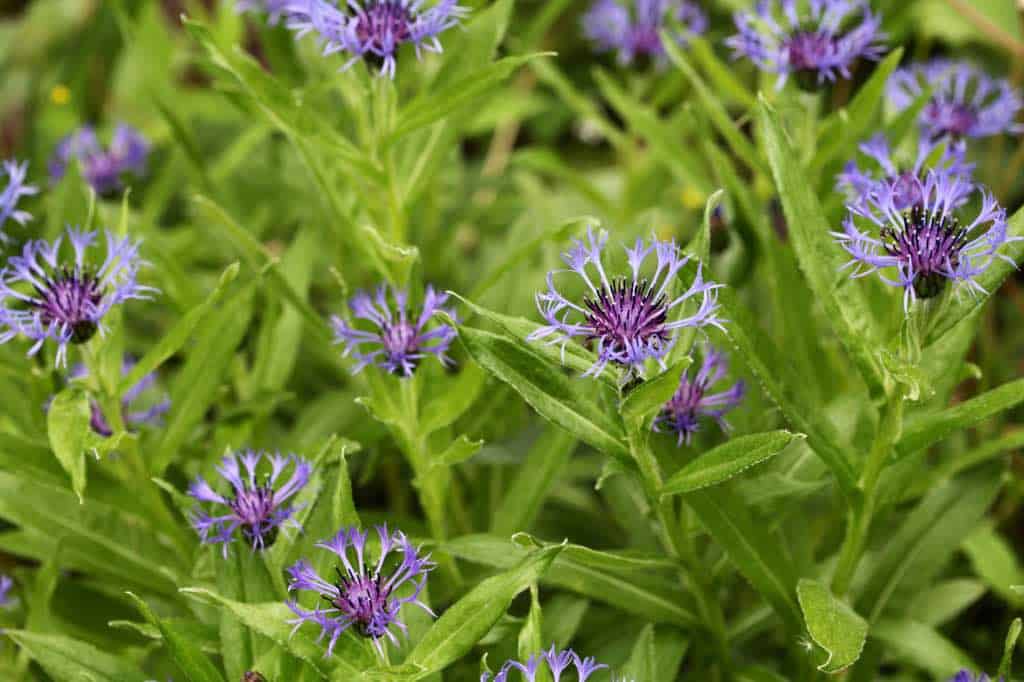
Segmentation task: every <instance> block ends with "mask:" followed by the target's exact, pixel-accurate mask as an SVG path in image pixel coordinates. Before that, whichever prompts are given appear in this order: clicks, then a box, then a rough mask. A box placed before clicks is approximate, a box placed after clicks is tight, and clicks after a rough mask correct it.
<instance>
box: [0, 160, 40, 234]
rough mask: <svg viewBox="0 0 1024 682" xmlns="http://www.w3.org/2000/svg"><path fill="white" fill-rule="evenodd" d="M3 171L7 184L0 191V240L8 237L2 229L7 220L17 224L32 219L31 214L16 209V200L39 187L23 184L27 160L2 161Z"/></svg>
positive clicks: (32, 192) (36, 190)
mask: <svg viewBox="0 0 1024 682" xmlns="http://www.w3.org/2000/svg"><path fill="white" fill-rule="evenodd" d="M4 172H5V173H7V186H6V187H4V190H3V191H2V192H0V241H2V242H6V241H8V240H9V239H10V238H9V237H8V236H7V233H6V232H4V229H3V228H4V226H5V225H6V224H7V221H8V220H13V221H14V222H16V223H18V224H19V225H24V224H25V223H27V222H28V221H29V220H32V215H31V214H29V213H28V212H27V211H22V210H19V209H18V201H19V200H20V199H21V198H22V197H27V196H32V195H33V194H35V193H36V192H38V191H39V188H37V187H35V186H34V185H27V184H25V178H26V177H27V176H28V161H25V162H24V163H20V164H19V163H18V162H16V161H14V160H13V159H12V160H10V161H4Z"/></svg>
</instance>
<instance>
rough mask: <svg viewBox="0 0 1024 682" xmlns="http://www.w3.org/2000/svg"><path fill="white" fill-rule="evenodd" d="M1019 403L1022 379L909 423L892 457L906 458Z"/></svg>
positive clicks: (1023, 390) (1023, 391) (1023, 393)
mask: <svg viewBox="0 0 1024 682" xmlns="http://www.w3.org/2000/svg"><path fill="white" fill-rule="evenodd" d="M1021 402H1024V379H1018V380H1016V381H1011V382H1009V383H1007V384H1003V385H1002V386H1000V387H998V388H994V389H992V390H991V391H986V392H985V393H982V394H981V395H979V396H976V397H974V398H971V399H970V400H967V401H965V402H962V403H960V404H959V405H954V406H953V407H950V408H947V409H945V410H942V411H941V412H938V413H935V414H931V415H928V416H925V417H921V418H919V419H916V420H913V421H911V422H910V423H909V424H907V425H906V426H904V428H903V435H902V436H901V437H900V439H899V441H897V443H896V447H895V449H894V457H895V458H896V459H897V460H898V459H902V458H904V457H909V456H911V455H913V454H914V453H917V452H920V451H921V450H924V449H926V448H928V447H930V446H932V445H934V444H935V443H940V442H942V441H944V440H946V439H947V438H948V437H949V436H950V435H952V434H953V433H955V432H957V431H960V430H962V429H966V428H967V427H969V426H973V425H974V424H977V423H978V422H980V421H981V420H983V419H987V418H988V417H991V416H993V415H996V414H999V413H1000V412H1003V411H1005V410H1008V409H1010V408H1012V407H1016V406H1017V405H1019V404H1020V403H1021Z"/></svg>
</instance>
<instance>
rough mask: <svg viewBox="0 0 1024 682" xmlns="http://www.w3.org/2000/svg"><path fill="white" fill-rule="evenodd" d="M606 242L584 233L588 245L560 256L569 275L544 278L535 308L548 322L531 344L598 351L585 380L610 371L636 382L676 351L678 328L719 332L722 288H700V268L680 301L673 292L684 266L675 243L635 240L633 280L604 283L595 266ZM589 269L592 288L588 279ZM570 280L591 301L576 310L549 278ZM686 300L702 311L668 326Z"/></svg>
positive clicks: (631, 263) (599, 236) (601, 268)
mask: <svg viewBox="0 0 1024 682" xmlns="http://www.w3.org/2000/svg"><path fill="white" fill-rule="evenodd" d="M607 241H608V235H607V233H606V232H604V231H603V230H602V231H601V232H600V233H599V234H596V235H595V234H594V231H593V230H592V229H591V230H588V232H587V242H586V243H584V242H583V241H582V240H578V239H577V240H576V241H575V243H574V246H573V248H572V249H570V250H569V251H567V252H566V253H564V254H563V255H562V258H563V259H564V260H565V262H566V264H567V265H568V266H569V270H555V271H552V272H550V273H548V280H547V281H548V289H547V291H543V292H540V293H538V294H537V297H536V299H537V308H538V309H539V310H540V314H541V315H542V316H543V317H544V320H545V321H546V322H547V324H546V325H544V326H542V327H540V328H539V329H537V330H536V331H535V332H533V333H532V334H530V335H529V336H528V337H527V339H528V340H530V341H535V340H539V339H544V338H548V339H549V341H548V343H550V344H559V345H561V346H562V348H563V350H564V348H565V344H566V343H568V342H569V340H570V339H574V338H575V339H579V340H580V341H581V342H584V343H587V344H591V343H596V345H597V347H596V348H595V351H596V352H597V361H596V362H595V363H594V364H593V365H592V366H591V367H590V369H588V370H587V371H586V372H585V373H584V376H597V375H599V374H600V373H601V372H602V371H603V370H604V368H605V367H606V366H607V365H608V363H613V364H615V365H619V366H621V367H625V368H627V369H628V370H629V372H631V373H634V374H640V373H641V372H642V370H643V365H644V363H645V362H646V361H647V360H649V359H653V360H657V361H658V363H659V364H664V358H665V356H666V355H667V354H668V352H669V351H670V350H671V349H672V345H673V344H674V343H675V338H676V333H677V331H678V330H679V329H682V328H684V327H704V326H706V325H714V326H716V327H721V319H720V318H719V317H718V302H717V294H716V292H715V290H716V289H718V288H719V287H720V286H721V285H719V284H714V283H713V282H705V281H704V278H703V276H702V274H701V267H700V265H699V264H698V267H697V276H696V278H695V279H694V281H693V284H691V285H690V287H689V288H688V289H687V290H686V291H684V292H683V293H682V294H679V295H678V296H677V295H675V293H674V292H673V291H672V286H673V284H675V282H676V275H677V274H678V273H679V271H680V270H681V269H682V268H683V266H684V265H686V263H687V262H688V261H689V257H688V256H685V255H683V254H682V253H681V252H680V250H679V247H678V246H676V244H675V242H674V241H659V240H657V239H652V240H651V243H650V245H649V246H648V245H645V243H644V241H643V240H641V239H637V240H636V245H635V246H634V247H633V248H632V249H629V248H627V249H626V256H627V258H628V260H629V267H630V269H631V270H632V277H619V278H615V279H610V278H609V277H608V274H607V273H606V272H605V269H604V266H603V265H602V264H601V257H602V252H603V250H604V246H605V244H606V243H607ZM652 253H653V254H654V256H655V259H656V263H657V265H656V267H655V269H654V273H653V274H652V275H650V276H649V277H648V276H646V275H644V274H643V273H642V272H641V270H642V268H643V265H644V262H645V261H646V260H647V257H648V256H650V255H651V254H652ZM588 265H589V266H592V268H593V270H594V271H595V272H596V274H597V279H596V282H595V280H594V279H592V278H591V275H590V274H589V273H588V271H587V266H588ZM565 272H573V273H575V274H576V275H578V276H579V277H580V278H581V279H582V280H583V283H584V284H585V285H586V287H587V290H588V292H589V293H586V294H585V295H584V298H583V301H582V303H581V304H577V303H574V302H573V301H572V300H570V299H569V298H568V297H566V296H564V295H563V294H561V293H560V292H559V291H558V289H557V288H556V287H555V275H556V274H558V273H565ZM690 299H699V301H700V303H699V306H698V309H697V310H696V312H694V313H693V314H692V315H689V316H685V317H680V318H678V319H672V316H673V314H678V310H677V309H680V308H681V306H683V305H684V304H685V303H686V302H687V301H689V300H690Z"/></svg>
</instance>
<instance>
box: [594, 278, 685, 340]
mask: <svg viewBox="0 0 1024 682" xmlns="http://www.w3.org/2000/svg"><path fill="white" fill-rule="evenodd" d="M654 293H655V292H654V287H653V286H652V285H651V284H648V282H647V280H646V279H641V280H638V281H634V282H632V284H630V283H628V282H627V281H626V280H625V279H624V278H623V279H619V280H616V281H615V282H613V283H612V287H611V291H610V292H609V291H608V290H607V289H601V291H600V293H599V294H598V297H597V299H596V300H594V299H591V298H586V299H584V301H583V303H584V304H585V305H586V306H587V308H588V309H589V310H590V312H589V313H588V314H587V322H588V323H589V324H590V326H591V327H592V328H593V329H594V332H593V333H592V334H591V335H590V336H588V337H587V340H595V339H600V340H601V341H602V342H603V344H604V347H605V348H606V349H607V350H608V351H609V352H610V353H611V355H612V356H613V357H614V356H618V355H631V353H630V349H635V348H636V347H638V346H642V345H646V344H647V342H648V341H651V340H653V339H659V340H661V341H663V342H665V341H668V339H669V333H668V330H667V329H666V328H665V321H666V319H667V317H668V307H667V306H666V300H665V297H664V296H659V297H657V298H655V297H654Z"/></svg>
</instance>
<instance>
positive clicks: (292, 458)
mask: <svg viewBox="0 0 1024 682" xmlns="http://www.w3.org/2000/svg"><path fill="white" fill-rule="evenodd" d="M264 458H265V459H266V460H267V461H268V462H269V463H270V472H269V473H268V472H264V473H263V475H262V477H261V476H259V475H258V474H257V471H258V469H259V465H260V462H261V461H263V459H264ZM239 461H241V463H242V466H244V467H245V471H242V469H241V467H239ZM289 465H291V467H292V473H291V476H290V477H289V478H288V480H286V481H285V480H283V479H282V476H281V474H283V473H284V471H285V469H287V468H288V467H289ZM216 469H217V473H219V474H220V475H221V476H222V477H223V478H224V480H226V481H227V482H228V483H230V484H231V492H230V493H227V494H225V495H221V494H220V493H218V492H216V491H215V490H214V489H213V488H212V487H211V486H210V484H209V483H207V482H206V481H205V480H204V479H203V477H202V476H197V477H196V480H195V481H194V482H193V483H192V485H191V486H189V489H188V494H189V495H191V496H192V497H194V498H195V499H196V500H198V501H200V502H212V503H214V504H219V505H221V506H223V507H226V512H227V513H225V514H221V515H218V516H212V515H210V514H208V513H207V512H205V511H203V510H202V509H199V510H197V511H196V512H195V513H194V514H193V515H192V526H193V527H194V528H195V529H196V532H198V533H199V537H200V539H201V540H202V542H203V544H220V545H222V547H223V551H224V556H225V558H226V557H227V555H228V545H230V544H231V543H232V542H233V541H234V539H235V531H236V530H238V529H239V528H240V529H241V530H242V536H243V537H244V538H245V539H246V540H247V541H248V542H249V544H251V545H252V548H253V550H257V549H259V550H262V549H265V548H266V547H268V546H270V545H271V544H273V542H274V540H275V538H276V537H277V532H278V530H279V529H280V528H281V527H282V526H285V525H289V526H292V527H293V528H296V529H301V526H300V525H299V523H298V521H296V520H295V519H293V518H292V516H293V515H294V514H295V512H296V511H298V507H296V506H295V505H292V504H289V500H291V498H292V497H294V496H295V495H296V494H298V492H299V491H300V490H302V489H303V488H304V487H305V486H306V484H307V483H308V482H309V476H310V474H311V473H312V471H313V466H312V465H311V464H310V463H309V462H307V461H306V460H304V459H302V458H301V457H297V456H296V455H292V454H288V455H282V454H280V453H276V454H273V455H271V454H268V453H265V452H263V451H259V450H245V451H244V452H241V453H237V454H236V453H228V454H227V455H225V456H224V459H223V460H222V461H221V463H220V466H218V467H216Z"/></svg>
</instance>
